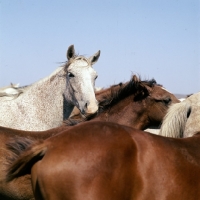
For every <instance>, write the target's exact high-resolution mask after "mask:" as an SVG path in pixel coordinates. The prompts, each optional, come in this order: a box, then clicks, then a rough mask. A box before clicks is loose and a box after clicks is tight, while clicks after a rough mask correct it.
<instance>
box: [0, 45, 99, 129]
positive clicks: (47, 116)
mask: <svg viewBox="0 0 200 200" xmlns="http://www.w3.org/2000/svg"><path fill="white" fill-rule="evenodd" d="M99 56H100V51H98V52H97V53H96V54H94V55H93V56H91V57H89V58H85V57H84V56H78V55H76V54H75V50H74V46H73V45H71V46H70V47H69V48H68V50H67V58H68V61H67V62H66V64H64V65H63V66H61V67H59V68H58V69H56V70H55V71H54V72H53V73H52V74H51V75H50V76H48V77H45V78H43V79H41V80H40V81H38V82H35V83H33V84H31V85H30V86H27V87H26V88H25V89H23V93H21V94H20V95H19V96H18V97H17V98H15V99H14V100H9V101H6V100H5V99H4V98H1V97H0V113H1V114H0V126H5V127H10V128H15V129H21V130H35V131H42V130H47V129H51V128H54V127H57V126H60V125H61V124H62V122H63V120H64V119H67V118H68V117H69V116H70V114H71V112H72V110H73V108H74V106H77V107H78V109H79V110H80V111H81V112H82V113H83V114H87V113H88V114H90V113H94V112H96V111H97V110H98V102H97V100H96V98H95V93H94V86H95V79H96V77H97V73H96V71H95V70H94V69H93V67H92V65H93V64H94V63H95V62H97V60H98V58H99Z"/></svg>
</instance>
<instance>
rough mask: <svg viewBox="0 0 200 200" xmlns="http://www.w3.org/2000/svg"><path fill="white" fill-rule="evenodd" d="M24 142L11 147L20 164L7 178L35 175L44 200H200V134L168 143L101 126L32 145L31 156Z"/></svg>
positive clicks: (136, 132)
mask: <svg viewBox="0 0 200 200" xmlns="http://www.w3.org/2000/svg"><path fill="white" fill-rule="evenodd" d="M18 139H19V140H18V141H17V142H16V141H14V142H11V143H9V144H8V147H9V149H11V151H12V152H13V159H14V160H15V161H14V162H13V160H12V164H11V166H10V168H9V171H8V174H7V179H8V181H9V180H12V179H15V178H17V177H20V176H23V175H25V174H29V173H31V176H32V186H33V191H34V195H35V199H38V200H51V199H52V200H55V199H56V200H61V199H77V200H78V199H81V200H82V199H93V200H100V199H104V200H110V199H115V200H122V199H126V200H143V199H170V200H190V199H191V200H193V199H200V182H199V179H200V146H199V143H200V133H199V134H197V135H196V136H193V137H191V138H184V139H175V138H166V137H161V136H157V135H153V134H150V133H147V132H143V131H140V130H137V129H133V128H131V127H127V126H123V125H119V124H115V123H110V122H100V121H99V122H86V123H82V124H79V125H77V126H75V127H73V128H72V129H69V130H68V131H64V132H62V133H61V134H57V135H56V136H54V137H51V138H49V139H47V140H44V141H37V142H36V143H33V144H31V145H30V143H28V146H29V147H28V149H27V150H26V151H23V150H21V149H20V148H19V147H20V146H23V145H24V146H26V145H27V142H26V140H25V139H24V138H21V139H20V138H18ZM21 151H22V153H21V155H20V156H19V157H18V153H20V152H21ZM17 157H18V158H17Z"/></svg>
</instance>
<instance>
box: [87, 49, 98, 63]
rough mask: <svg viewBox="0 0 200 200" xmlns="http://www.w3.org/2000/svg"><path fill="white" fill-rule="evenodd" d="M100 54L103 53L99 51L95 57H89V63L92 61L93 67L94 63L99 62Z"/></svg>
mask: <svg viewBox="0 0 200 200" xmlns="http://www.w3.org/2000/svg"><path fill="white" fill-rule="evenodd" d="M100 53H101V51H100V50H99V51H98V52H97V53H95V54H94V55H93V56H91V57H89V61H90V63H91V65H93V64H94V63H96V62H97V60H98V59H99V56H100Z"/></svg>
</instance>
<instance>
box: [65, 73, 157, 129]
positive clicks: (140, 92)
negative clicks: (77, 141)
mask: <svg viewBox="0 0 200 200" xmlns="http://www.w3.org/2000/svg"><path fill="white" fill-rule="evenodd" d="M155 85H158V84H157V83H156V81H155V79H151V80H144V81H141V80H140V77H137V76H136V75H133V76H132V78H131V80H130V81H129V82H127V83H124V84H122V83H120V84H119V85H118V86H120V87H119V89H117V90H116V87H115V86H116V85H114V86H111V87H110V93H109V94H108V93H107V95H106V96H104V97H103V98H102V99H101V101H100V102H99V109H98V112H97V113H94V114H91V115H88V116H86V117H85V118H84V119H78V120H76V119H67V120H66V121H64V123H65V124H66V125H68V126H74V125H76V124H78V123H80V122H83V121H89V120H91V119H93V118H94V117H96V116H97V115H99V114H100V113H102V112H104V111H106V110H108V109H109V108H110V107H112V106H113V105H115V104H116V103H118V102H119V101H120V100H122V99H125V98H126V97H128V96H130V95H134V97H133V100H134V101H141V100H143V99H145V98H146V97H147V96H149V90H148V88H147V87H150V88H152V87H154V86H155Z"/></svg>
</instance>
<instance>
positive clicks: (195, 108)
mask: <svg viewBox="0 0 200 200" xmlns="http://www.w3.org/2000/svg"><path fill="white" fill-rule="evenodd" d="M198 131H200V92H198V93H195V94H193V95H191V96H189V97H187V98H186V99H185V100H184V101H182V102H180V103H176V104H174V105H172V106H171V107H170V108H169V110H168V111H167V114H166V116H165V117H164V120H163V123H162V126H161V129H160V132H159V135H162V136H166V137H175V138H185V137H191V136H193V135H194V134H195V133H197V132H198Z"/></svg>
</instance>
